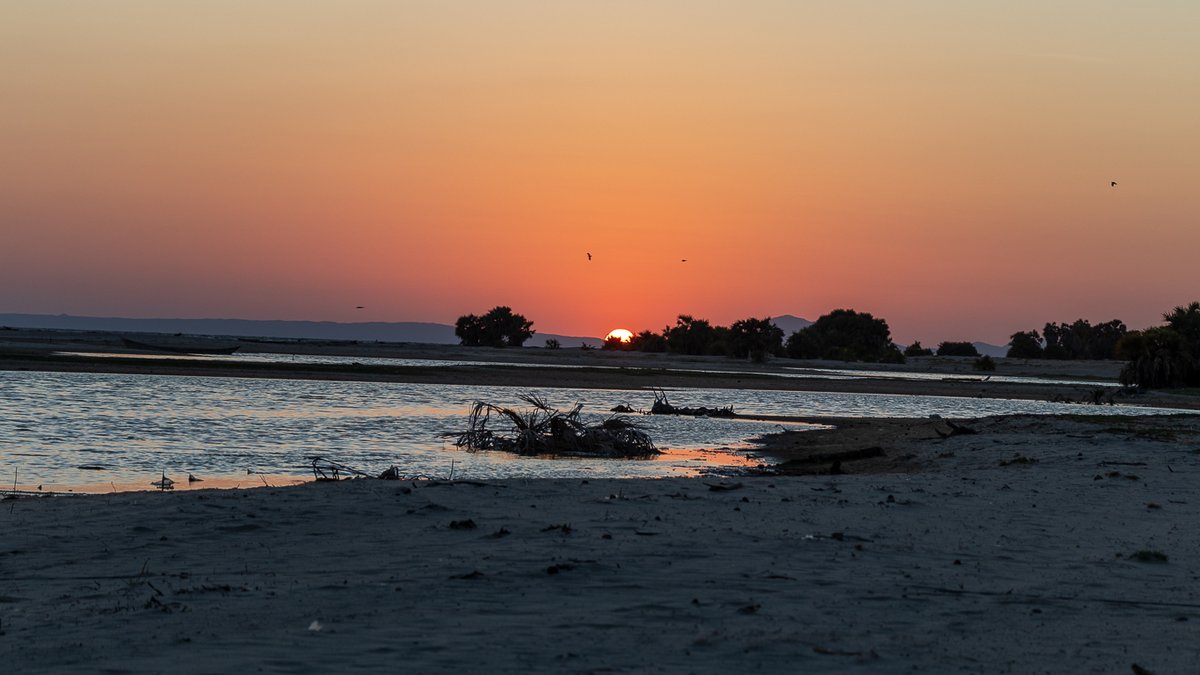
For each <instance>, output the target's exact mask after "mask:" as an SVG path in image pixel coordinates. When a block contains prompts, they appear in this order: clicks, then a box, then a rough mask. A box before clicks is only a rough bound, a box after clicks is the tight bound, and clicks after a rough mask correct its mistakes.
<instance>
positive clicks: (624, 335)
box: [604, 328, 633, 342]
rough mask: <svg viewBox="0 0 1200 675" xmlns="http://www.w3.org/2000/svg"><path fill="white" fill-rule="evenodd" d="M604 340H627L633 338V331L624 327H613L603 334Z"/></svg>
mask: <svg viewBox="0 0 1200 675" xmlns="http://www.w3.org/2000/svg"><path fill="white" fill-rule="evenodd" d="M604 339H605V340H620V341H621V342H629V341H630V340H632V339H633V333H632V332H630V331H627V330H625V329H624V328H614V329H612V330H610V331H608V335H605V336H604Z"/></svg>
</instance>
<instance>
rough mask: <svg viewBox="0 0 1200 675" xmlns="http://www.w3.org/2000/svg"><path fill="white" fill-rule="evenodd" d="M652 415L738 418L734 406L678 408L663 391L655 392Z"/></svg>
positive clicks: (656, 390) (651, 408) (651, 409)
mask: <svg viewBox="0 0 1200 675" xmlns="http://www.w3.org/2000/svg"><path fill="white" fill-rule="evenodd" d="M650 414H651V415H690V416H692V417H737V413H735V412H734V411H733V406H732V405H727V406H725V407H724V408H705V407H703V406H701V407H699V408H686V407H685V408H677V407H675V406H673V405H671V402H670V401H668V400H667V392H665V391H663V390H662V389H655V390H654V405H652V406H650Z"/></svg>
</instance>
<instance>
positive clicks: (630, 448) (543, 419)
mask: <svg viewBox="0 0 1200 675" xmlns="http://www.w3.org/2000/svg"><path fill="white" fill-rule="evenodd" d="M519 398H520V399H521V400H522V401H525V402H526V403H528V404H529V405H531V406H532V408H531V409H529V410H523V411H517V410H513V409H512V408H505V407H502V406H498V405H492V404H491V403H485V402H483V401H476V402H475V403H474V404H473V405H472V406H471V415H470V418H469V427H468V429H467V430H466V431H464V432H462V433H461V434H459V435H458V440H456V441H455V443H454V444H455V445H457V446H458V447H460V448H467V449H468V450H501V451H504V452H513V453H516V454H518V455H574V456H586V457H650V456H653V455H657V454H659V451H658V449H657V448H655V447H654V443H653V442H652V441H651V440H650V437H649V436H648V435H646V433H645V432H644V431H642V428H641V427H639V426H638V425H636V424H634V423H633V422H630V421H629V420H627V419H625V418H623V417H618V416H614V417H609V418H608V419H606V420H604V421H603V422H600V423H599V424H590V425H589V424H585V423H584V422H583V420H581V419H580V411H581V410H582V409H583V404H582V403H576V404H575V407H574V408H572V409H571V410H570V411H569V412H566V413H564V412H562V411H560V410H556V409H555V408H552V407H550V406H549V405H548V404H547V403H546V402H545V401H543V400H542V399H541V398H539V397H538V396H537V395H536V394H523V395H521V396H520V397H519ZM493 415H495V416H496V417H497V418H500V419H501V420H504V421H506V422H508V424H507V425H505V426H506V428H504V429H502V430H499V431H495V430H493V429H492V428H491V427H490V426H489V425H490V424H491V423H492V422H493Z"/></svg>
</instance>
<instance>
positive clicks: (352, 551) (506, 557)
mask: <svg viewBox="0 0 1200 675" xmlns="http://www.w3.org/2000/svg"><path fill="white" fill-rule="evenodd" d="M964 423H966V424H969V425H970V426H972V427H973V428H975V429H976V430H977V431H978V432H979V433H977V434H974V435H959V436H953V437H949V438H946V439H941V438H940V437H939V438H937V439H932V438H926V437H923V436H926V435H927V431H926V429H927V428H928V426H929V422H928V421H920V422H913V423H911V425H909V426H907V427H903V428H892V429H890V430H883V431H881V433H880V435H876V436H875V437H874V440H872V437H870V429H871V427H870V425H869V424H868V423H863V426H861V427H859V432H861V433H862V434H866V435H865V436H862V437H859V438H855V439H853V440H848V441H847V444H848V445H847V447H851V446H855V445H859V444H861V443H863V442H875V441H879V440H881V439H882V440H883V441H887V440H888V439H893V440H892V441H891V442H890V444H889V445H888V448H887V449H888V452H889V453H901V454H912V455H913V457H912V458H910V460H909V461H908V462H907V464H906V466H908V467H909V469H908V470H905V471H903V472H898V473H874V474H870V473H868V474H862V473H851V474H849V475H834V476H830V475H814V476H762V477H754V478H749V477H747V478H739V479H726V480H724V481H720V482H717V481H715V480H711V479H710V480H704V479H671V480H662V481H647V480H624V481H622V480H604V481H598V480H593V481H579V480H561V481H551V480H542V481H523V480H510V481H496V482H487V483H474V482H457V483H446V482H441V483H436V482H408V481H399V482H393V481H378V480H371V481H344V482H340V483H322V484H308V485H303V486H297V487H290V488H260V489H252V490H224V491H200V492H188V493H176V494H172V493H125V494H115V495H104V496H88V497H69V498H53V499H45V498H43V499H33V498H31V499H18V500H9V501H2V502H0V523H2V526H0V527H2V530H0V531H2V532H3V536H2V537H0V620H2V622H3V623H2V625H0V631H2V634H0V662H3V663H4V664H5V668H6V670H7V671H8V672H22V673H25V672H87V673H92V672H134V673H142V672H163V671H168V670H169V671H174V672H183V673H193V672H196V673H201V672H234V671H237V672H258V671H261V672H279V673H309V672H354V671H372V672H392V671H398V670H402V671H411V672H452V671H466V672H526V671H530V670H533V671H553V672H733V671H738V672H741V671H764V672H817V673H822V672H824V673H842V672H872V673H876V672H877V673H898V672H910V671H911V670H913V669H915V670H917V671H923V672H951V671H954V672H960V671H961V672H987V673H997V672H1013V673H1029V672H1060V673H1067V672H1070V673H1077V672H1105V673H1122V672H1124V673H1128V672H1131V669H1132V667H1133V665H1134V664H1137V665H1138V667H1140V668H1145V669H1147V670H1148V671H1150V672H1155V673H1183V672H1197V671H1200V641H1198V640H1197V639H1196V635H1197V633H1196V631H1197V630H1198V628H1200V585H1198V584H1197V573H1196V570H1197V563H1198V562H1200V540H1198V539H1197V538H1196V537H1195V524H1196V523H1197V522H1200V498H1197V497H1196V495H1195V485H1196V484H1197V481H1198V480H1200V454H1198V453H1200V421H1198V420H1197V418H1196V417H1184V418H1178V419H1170V420H1167V419H1162V418H1159V419H1148V418H1147V419H1144V420H1134V421H1121V420H1112V419H1092V418H1079V419H1075V420H1063V419H1048V418H1012V419H1004V418H998V419H989V420H981V421H972V422H964ZM922 425H924V426H922ZM906 430H907V431H906ZM935 435H936V434H935ZM797 438H799V435H795V434H793V435H791V436H789V437H785V438H783V439H775V441H776V442H777V443H781V444H784V445H786V443H787V442H790V441H789V440H788V439H797ZM829 442H831V441H830V440H829V438H826V440H825V441H822V442H821V443H819V444H818V445H820V444H826V445H827V444H828V443H829ZM804 451H805V450H804V449H803V448H795V447H794V448H791V449H790V450H788V449H786V448H783V449H782V450H781V452H784V453H787V452H793V453H796V452H801V453H802V452H804ZM914 467H915V468H914ZM710 485H724V486H725V487H727V488H731V489H724V490H713V489H712V488H711V487H710ZM1139 552H1141V553H1140V554H1139ZM1160 556H1164V557H1165V560H1160V559H1159V558H1160Z"/></svg>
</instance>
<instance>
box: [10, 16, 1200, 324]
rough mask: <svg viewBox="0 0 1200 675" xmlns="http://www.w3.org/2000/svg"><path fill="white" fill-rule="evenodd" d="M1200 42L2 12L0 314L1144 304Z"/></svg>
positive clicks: (602, 312)
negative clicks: (507, 307)
mask: <svg viewBox="0 0 1200 675" xmlns="http://www.w3.org/2000/svg"><path fill="white" fill-rule="evenodd" d="M1196 35H1200V3H1196V2H1194V1H1193V0H1187V1H1166V0H1164V1H1159V2H1153V1H1149V2H1143V3H1131V2H1128V0H1125V1H1122V2H1109V1H1107V0H1089V1H1086V2H1084V1H1074V0H1064V1H1061V2H1047V1H1045V0H1041V1H1037V2H1033V1H1025V0H1005V1H1004V2H960V1H958V0H911V1H908V2H883V1H880V2H857V1H854V0H840V1H830V2H824V1H820V0H814V1H804V2H798V1H793V0H759V1H746V0H742V1H719V0H658V1H656V0H637V1H626V0H608V1H606V2H573V1H571V0H554V1H550V0H545V1H533V0H504V1H499V0H497V1H494V2H493V1H484V0H475V1H469V0H459V1H447V0H433V1H429V2H417V1H411V2H405V1H382V0H381V1H369V0H357V1H355V0H341V1H338V2H333V1H329V2H317V1H311V0H309V1H305V0H236V1H230V0H203V1H190V0H182V1H173V2H158V1H157V0H142V1H132V0H106V1H105V2H102V3H98V2H92V1H90V0H82V1H77V2H66V1H59V0H38V2H15V1H14V2H0V312H30V313H55V314H57V313H68V314H82V315H92V316H130V317H172V318H173V317H186V318H247V319H311V320H331V321H434V322H441V323H453V322H454V320H455V319H456V318H457V317H458V316H460V315H462V314H466V313H477V314H479V313H483V312H486V311H487V310H488V309H490V308H492V307H494V306H496V305H508V306H510V307H512V308H513V309H514V311H517V312H519V313H521V314H524V315H525V316H526V317H527V318H529V319H531V320H533V322H534V327H535V328H536V329H539V330H540V331H542V332H553V333H563V334H575V335H603V334H604V333H606V332H608V330H610V329H612V328H616V327H625V328H629V329H632V330H634V331H638V330H642V329H651V330H655V331H657V330H661V329H662V328H663V327H664V326H666V325H668V324H673V323H674V320H675V317H676V315H678V314H685V313H686V314H691V315H693V316H696V317H700V318H705V319H708V320H709V321H711V322H713V323H716V324H724V325H727V324H729V323H731V322H733V321H736V320H739V319H744V318H748V317H764V316H768V315H779V314H794V315H798V316H803V317H806V318H808V319H816V318H817V317H818V316H820V315H822V314H825V313H827V312H829V311H831V310H833V309H837V308H852V309H856V310H858V311H864V312H870V313H872V314H873V315H874V316H876V317H881V318H884V319H886V320H887V321H888V323H889V325H890V326H891V329H892V335H893V337H894V338H895V339H896V340H897V341H898V342H901V343H906V342H908V341H911V340H914V339H918V340H921V341H923V342H924V343H926V344H937V343H938V342H940V341H943V340H984V341H988V342H993V343H1000V344H1003V343H1005V342H1007V339H1008V336H1009V335H1010V334H1012V333H1014V332H1016V331H1019V330H1029V329H1036V328H1040V327H1041V326H1042V325H1043V324H1045V323H1046V322H1050V321H1053V322H1061V321H1074V320H1075V319H1078V318H1085V319H1088V320H1091V321H1093V322H1099V321H1107V320H1109V319H1114V318H1116V319H1121V320H1123V321H1125V322H1126V323H1127V324H1128V325H1129V326H1130V327H1131V328H1144V327H1146V326H1149V325H1152V324H1156V323H1158V322H1159V321H1160V319H1161V314H1162V313H1163V312H1164V311H1167V310H1169V309H1170V308H1171V307H1173V306H1175V305H1179V304H1184V303H1187V302H1190V301H1192V300H1196V299H1200V283H1198V282H1200V265H1196V263H1195V260H1196V259H1197V252H1198V251H1200V227H1198V226H1200V189H1198V186H1197V182H1198V179H1200V114H1197V111H1200V40H1196V39H1195V36H1196ZM1112 181H1116V182H1117V183H1118V185H1117V186H1116V187H1113V186H1112V185H1111V182H1112ZM588 253H590V254H591V260H590V261H589V260H588V257H587V254H588ZM684 260H686V262H684ZM358 306H362V307H363V309H356V307H358Z"/></svg>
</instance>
